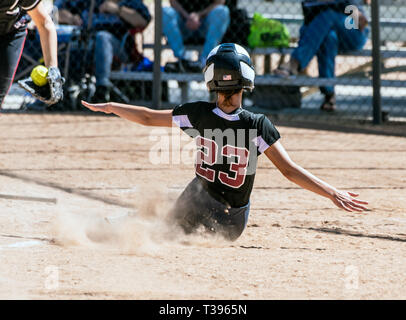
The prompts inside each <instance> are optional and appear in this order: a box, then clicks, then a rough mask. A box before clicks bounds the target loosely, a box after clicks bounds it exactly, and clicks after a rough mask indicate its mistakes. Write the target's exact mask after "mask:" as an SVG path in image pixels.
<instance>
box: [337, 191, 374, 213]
mask: <svg viewBox="0 0 406 320" xmlns="http://www.w3.org/2000/svg"><path fill="white" fill-rule="evenodd" d="M356 197H358V194H357V193H353V192H347V191H340V190H337V191H336V192H335V193H334V195H333V196H332V197H331V201H333V202H334V204H335V205H336V206H337V207H339V208H340V209H344V210H346V211H349V212H352V211H358V212H363V211H365V210H369V209H368V208H367V207H366V206H365V205H367V204H368V202H367V201H363V200H358V199H355V198H356Z"/></svg>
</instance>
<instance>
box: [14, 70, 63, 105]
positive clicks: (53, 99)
mask: <svg viewBox="0 0 406 320" xmlns="http://www.w3.org/2000/svg"><path fill="white" fill-rule="evenodd" d="M47 80H48V83H47V85H45V86H43V87H39V86H37V85H36V84H35V83H34V82H33V81H32V79H31V77H28V78H25V79H23V80H20V81H18V84H19V85H20V87H22V88H23V89H25V90H26V91H28V92H29V93H31V94H32V95H33V96H34V98H36V99H38V100H41V101H42V102H45V103H46V104H48V105H52V104H55V103H57V102H59V101H61V100H62V99H63V87H62V86H63V84H64V83H65V79H64V78H63V77H62V76H61V73H60V71H59V69H58V68H57V67H50V68H49V69H48V75H47Z"/></svg>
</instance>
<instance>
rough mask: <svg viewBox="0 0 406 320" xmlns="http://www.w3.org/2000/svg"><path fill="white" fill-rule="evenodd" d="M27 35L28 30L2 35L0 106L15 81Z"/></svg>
mask: <svg viewBox="0 0 406 320" xmlns="http://www.w3.org/2000/svg"><path fill="white" fill-rule="evenodd" d="M26 35H27V32H26V31H18V32H13V33H10V34H6V35H3V36H0V108H1V106H2V104H3V100H4V97H5V96H6V95H7V93H8V91H9V90H10V87H11V85H12V83H13V80H14V76H15V73H16V71H17V67H18V64H19V62H20V59H21V55H22V53H23V49H24V43H25V38H26Z"/></svg>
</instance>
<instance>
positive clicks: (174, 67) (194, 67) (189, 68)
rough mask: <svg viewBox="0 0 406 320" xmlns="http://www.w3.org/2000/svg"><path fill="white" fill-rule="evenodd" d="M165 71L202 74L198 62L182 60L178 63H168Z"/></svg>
mask: <svg viewBox="0 0 406 320" xmlns="http://www.w3.org/2000/svg"><path fill="white" fill-rule="evenodd" d="M164 71H165V72H168V73H201V72H202V67H201V64H200V63H199V62H198V61H191V60H186V59H181V60H179V61H177V62H168V63H167V64H166V65H165V69H164Z"/></svg>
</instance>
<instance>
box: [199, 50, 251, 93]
mask: <svg viewBox="0 0 406 320" xmlns="http://www.w3.org/2000/svg"><path fill="white" fill-rule="evenodd" d="M203 72H204V79H205V82H206V85H207V89H208V90H209V91H210V92H212V91H229V90H239V89H244V90H249V91H252V90H253V89H254V80H255V70H254V66H253V65H252V62H251V58H250V56H249V54H248V52H247V50H245V49H244V48H243V47H241V46H240V45H238V44H235V43H223V44H221V45H219V46H217V47H216V48H214V49H213V50H212V51H211V52H210V54H209V55H208V57H207V60H206V67H205V68H204V71H203Z"/></svg>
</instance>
